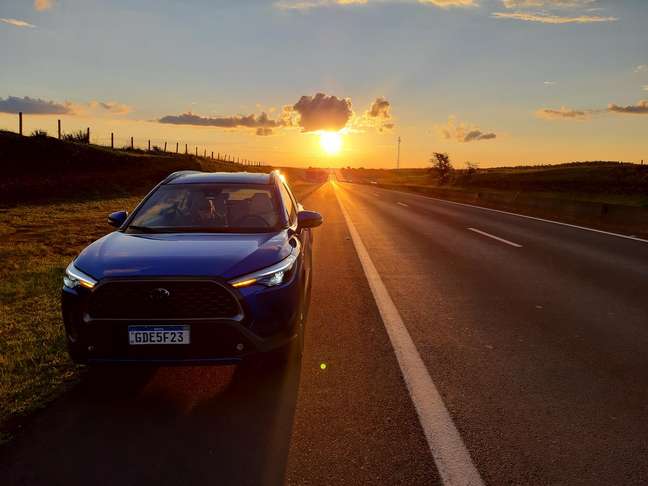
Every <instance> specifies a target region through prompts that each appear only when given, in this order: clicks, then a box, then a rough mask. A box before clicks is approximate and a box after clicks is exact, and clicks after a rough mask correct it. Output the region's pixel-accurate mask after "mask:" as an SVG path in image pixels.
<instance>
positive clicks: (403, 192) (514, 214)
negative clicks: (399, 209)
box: [383, 189, 648, 243]
mask: <svg viewBox="0 0 648 486" xmlns="http://www.w3.org/2000/svg"><path fill="white" fill-rule="evenodd" d="M383 191H391V192H398V193H399V194H407V195H408V196H414V197H421V198H423V199H432V200H433V201H439V202H444V203H448V204H454V205H456V206H465V207H468V208H475V209H482V210H484V211H492V212H494V213H501V214H508V215H509V216H517V217H518V218H525V219H532V220H534V221H542V222H543V223H550V224H557V225H560V226H567V227H568V228H575V229H579V230H583V231H591V232H593V233H600V234H602V235H607V236H616V237H617V238H623V239H625V240H632V241H638V242H640V243H648V240H646V239H644V238H638V237H636V236H628V235H622V234H621V233H612V232H611V231H604V230H599V229H595V228H588V227H587V226H579V225H577V224H570V223H563V222H562V221H554V220H553V219H545V218H538V217H537V216H529V215H526V214H520V213H512V212H510V211H502V210H501V209H493V208H486V207H484V206H476V205H475V204H467V203H460V202H456V201H450V200H448V199H441V198H438V197H432V196H424V195H423V194H415V193H413V192H405V191H397V190H396V189H383Z"/></svg>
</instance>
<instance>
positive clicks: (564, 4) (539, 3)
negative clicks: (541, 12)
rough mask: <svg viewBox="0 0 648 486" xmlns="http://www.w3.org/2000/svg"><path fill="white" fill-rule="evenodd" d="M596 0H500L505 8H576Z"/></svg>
mask: <svg viewBox="0 0 648 486" xmlns="http://www.w3.org/2000/svg"><path fill="white" fill-rule="evenodd" d="M595 2H596V0H502V5H504V7H505V8H552V7H557V8H578V7H587V6H589V5H591V4H593V3H595Z"/></svg>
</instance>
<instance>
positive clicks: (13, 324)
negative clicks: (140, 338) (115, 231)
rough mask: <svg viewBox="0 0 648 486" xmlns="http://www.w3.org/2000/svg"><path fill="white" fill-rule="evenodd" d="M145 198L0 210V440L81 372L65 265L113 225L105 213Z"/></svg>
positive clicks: (130, 205) (62, 389)
mask: <svg viewBox="0 0 648 486" xmlns="http://www.w3.org/2000/svg"><path fill="white" fill-rule="evenodd" d="M139 199H140V197H125V198H117V199H107V200H106V199H104V200H95V201H88V202H82V203H78V202H75V203H56V204H49V205H22V206H17V207H12V208H8V209H7V208H5V209H0V261H2V266H0V431H2V430H5V432H4V433H2V432H0V442H2V441H3V440H7V439H8V438H9V434H8V432H7V431H6V428H5V425H6V423H7V422H8V421H9V419H12V418H15V417H20V416H21V415H25V414H26V413H29V412H31V411H33V410H35V409H38V408H40V407H42V406H43V405H44V404H46V403H47V402H48V401H50V400H52V399H53V398H54V397H56V396H57V395H59V394H60V393H61V392H62V391H64V390H65V389H66V388H67V387H68V386H69V385H70V384H73V383H74V382H75V381H76V380H77V379H78V377H79V372H78V369H77V367H76V366H75V365H74V364H73V363H72V362H71V361H70V359H69V358H68V356H67V351H66V345H65V337H64V333H63V327H62V321H61V317H60V300H59V299H60V291H61V285H62V283H61V282H62V277H63V272H64V271H65V267H66V266H67V265H68V263H69V262H70V260H72V258H73V257H74V256H75V255H76V254H77V253H78V252H79V251H80V250H81V249H83V247H85V246H86V245H88V244H89V243H90V242H92V241H93V240H95V239H97V238H99V237H100V236H102V235H104V234H106V233H108V232H110V230H111V229H110V227H109V226H108V225H107V224H106V215H107V214H108V213H109V212H111V211H116V210H119V209H132V208H133V207H134V206H135V204H136V203H137V202H138V200H139Z"/></svg>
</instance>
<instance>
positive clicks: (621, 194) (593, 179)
mask: <svg viewBox="0 0 648 486" xmlns="http://www.w3.org/2000/svg"><path fill="white" fill-rule="evenodd" d="M437 155H439V156H447V154H434V156H433V158H432V159H431V160H430V162H431V165H432V167H431V168H428V169H400V170H394V169H391V170H389V169H385V170H380V169H351V168H347V169H342V170H341V174H342V176H343V177H344V178H345V179H347V180H350V181H354V182H360V183H370V182H375V183H378V184H385V185H390V186H392V187H394V188H397V187H399V186H400V187H401V188H406V186H411V188H413V189H416V187H417V186H418V187H443V188H444V189H446V190H452V191H456V192H457V194H460V193H462V192H475V191H490V192H494V193H502V194H505V193H513V194H517V193H524V194H529V195H537V196H541V197H548V198H559V199H570V200H576V201H588V202H598V203H607V204H622V205H628V206H642V207H648V165H637V164H630V163H623V162H604V161H601V162H573V163H567V164H557V165H537V166H519V167H500V168H487V169H486V168H484V169H482V168H479V167H478V166H477V165H476V164H473V163H470V164H469V165H468V167H466V168H462V169H457V168H452V166H451V161H450V159H448V161H447V162H449V163H450V168H449V169H448V167H447V164H446V161H444V160H442V161H441V165H439V164H440V161H439V159H438V158H437Z"/></svg>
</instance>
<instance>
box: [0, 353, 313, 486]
mask: <svg viewBox="0 0 648 486" xmlns="http://www.w3.org/2000/svg"><path fill="white" fill-rule="evenodd" d="M299 374H300V370H299V366H297V365H296V364H293V365H286V366H285V367H284V368H283V369H278V368H276V367H274V368H272V367H269V366H268V365H264V364H263V363H261V362H257V363H253V364H249V365H240V366H227V367H167V368H157V369H155V368H132V367H129V368H120V367H118V368H114V367H111V368H107V369H97V370H92V371H91V372H88V373H87V374H86V376H85V377H84V379H83V380H82V382H81V383H80V384H79V385H78V386H77V387H76V388H75V389H73V390H72V391H71V392H70V393H68V394H67V395H65V396H64V397H62V398H61V399H59V400H58V401H57V402H55V403H54V404H52V406H50V407H49V408H48V409H46V410H44V411H42V412H41V413H39V414H38V415H37V416H36V417H34V419H33V420H32V421H31V422H30V423H29V424H28V425H27V426H26V427H25V430H24V431H23V432H22V433H20V434H19V435H18V437H17V438H16V439H14V440H13V441H12V442H10V443H8V444H6V445H5V446H3V448H2V449H0V483H2V484H12V485H14V484H30V485H31V484H47V485H58V484H60V485H66V486H69V485H76V484H83V485H88V484H92V485H93V486H98V485H103V484H110V485H114V484H119V485H142V484H156V485H159V484H173V485H191V484H201V485H202V484H236V485H244V484H253V485H261V484H270V485H272V484H282V483H283V477H284V471H285V465H286V460H287V455H288V448H289V444H290V435H291V431H292V423H293V416H294V412H295V404H296V400H297V390H298V388H299Z"/></svg>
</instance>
